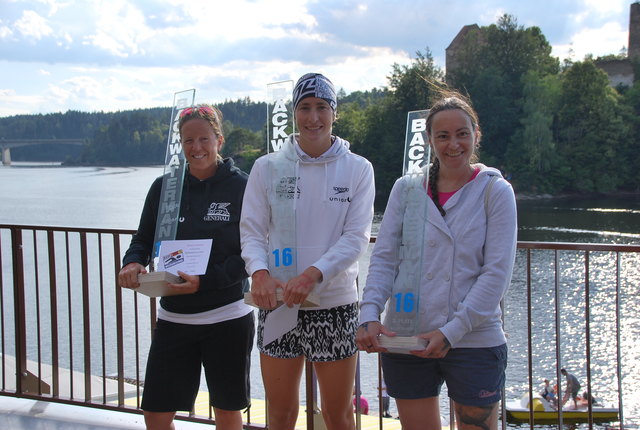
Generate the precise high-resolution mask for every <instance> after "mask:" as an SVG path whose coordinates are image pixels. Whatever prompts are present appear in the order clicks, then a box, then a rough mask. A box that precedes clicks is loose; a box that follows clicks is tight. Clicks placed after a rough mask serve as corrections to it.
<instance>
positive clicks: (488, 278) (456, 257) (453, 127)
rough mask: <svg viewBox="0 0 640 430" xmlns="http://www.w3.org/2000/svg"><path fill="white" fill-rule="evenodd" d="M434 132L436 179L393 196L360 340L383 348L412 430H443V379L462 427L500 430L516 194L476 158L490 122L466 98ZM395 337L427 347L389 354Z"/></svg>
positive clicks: (402, 185) (441, 107)
mask: <svg viewBox="0 0 640 430" xmlns="http://www.w3.org/2000/svg"><path fill="white" fill-rule="evenodd" d="M426 132H427V135H428V138H429V145H430V146H431V148H432V153H433V155H434V157H433V164H432V165H431V167H430V169H429V181H428V185H427V181H426V176H425V175H422V176H419V177H418V178H417V181H416V178H415V177H414V178H413V179H410V178H409V177H403V178H400V179H398V180H397V181H396V183H395V185H394V187H393V189H392V191H391V195H390V196H389V201H388V204H387V208H386V210H385V213H384V218H383V221H382V224H381V226H380V232H379V234H378V237H377V240H376V245H375V248H374V250H373V254H372V256H371V262H370V265H369V275H368V278H367V282H366V286H365V289H364V293H363V299H362V302H361V313H360V322H361V325H360V327H359V329H358V333H357V344H358V347H359V348H360V349H361V350H364V351H367V352H381V353H383V354H382V366H383V371H384V375H385V380H386V382H387V387H388V392H389V395H390V396H391V397H395V398H396V403H397V406H398V411H399V414H400V420H401V422H402V427H403V429H405V430H413V429H418V428H430V429H439V428H440V413H439V398H438V396H439V393H440V388H441V386H442V383H443V382H446V383H447V389H448V393H449V397H450V398H451V399H453V401H454V407H455V414H456V418H457V421H458V428H460V429H470V428H478V427H480V428H497V418H498V407H497V405H498V402H499V400H500V390H501V388H502V386H503V385H504V371H505V368H506V359H507V348H506V338H505V335H504V332H503V330H502V323H501V310H500V301H501V300H502V298H503V296H504V294H505V292H506V290H507V287H508V286H509V283H510V282H511V272H512V269H513V264H514V260H515V249H516V238H517V226H516V223H517V220H516V203H515V197H514V193H513V189H512V187H511V185H510V184H509V183H508V182H507V181H506V180H504V179H503V178H502V176H501V174H500V172H499V171H498V170H496V169H493V168H490V167H486V166H484V165H482V164H476V163H475V161H476V153H475V152H476V148H477V146H478V143H479V141H480V128H479V125H478V119H477V115H476V113H475V111H474V110H473V109H472V107H471V105H470V104H469V102H467V101H466V100H465V98H464V97H463V96H461V95H459V94H457V93H452V92H447V93H445V94H443V96H442V98H441V99H440V100H438V101H437V102H436V103H435V104H434V105H433V107H432V108H431V110H430V113H429V115H428V117H427V121H426ZM412 181H413V182H412ZM418 181H419V182H418ZM412 184H415V185H414V186H413V191H411V193H412V194H410V192H409V189H410V188H411V187H412ZM416 190H417V191H416ZM408 195H409V196H410V197H407V196H408ZM416 200H417V201H418V203H420V202H421V201H422V202H424V204H423V205H422V206H421V205H420V204H415V203H416ZM424 205H426V208H425V209H422V208H423V207H424ZM425 215H426V220H425V219H424V217H425ZM416 220H417V222H416ZM416 226H419V233H418V234H416V233H415V232H416ZM420 256H422V258H420ZM412 283H413V284H415V287H414V288H413V290H412V292H407V291H409V290H407V285H410V284H412ZM409 299H410V300H409ZM387 302H388V307H387V310H386V319H385V324H384V325H383V324H381V323H380V315H381V314H382V313H383V311H384V306H385V304H386V303H387ZM403 312H405V314H404V315H403ZM398 317H400V318H404V319H405V321H414V322H413V323H412V331H413V332H412V333H408V334H407V333H396V331H393V330H396V329H395V328H394V322H393V319H394V318H398ZM392 329H393V330H392ZM396 334H401V335H403V336H407V335H409V336H410V335H415V336H416V337H418V338H419V339H421V342H422V344H424V345H425V346H424V347H417V346H416V347H415V350H412V351H410V353H409V354H395V353H393V354H392V353H389V352H387V349H386V348H384V347H382V346H381V345H380V339H381V338H379V337H378V336H379V335H384V336H391V337H393V336H395V335H396Z"/></svg>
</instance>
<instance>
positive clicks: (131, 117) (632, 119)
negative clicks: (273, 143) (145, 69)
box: [0, 15, 640, 208]
mask: <svg viewBox="0 0 640 430" xmlns="http://www.w3.org/2000/svg"><path fill="white" fill-rule="evenodd" d="M460 52H461V54H460V58H459V61H460V67H458V68H457V69H456V70H455V71H450V73H449V76H448V81H449V84H450V86H451V87H453V88H455V89H458V90H460V91H462V92H463V93H466V94H468V95H469V96H470V97H471V99H472V101H473V104H474V106H475V108H476V110H477V111H478V114H479V117H480V125H481V129H482V140H481V143H480V144H481V152H480V159H481V162H483V163H485V164H487V165H491V166H494V167H497V168H500V169H501V170H502V171H503V172H505V173H506V174H508V176H509V178H510V180H511V182H512V183H513V185H514V187H515V188H516V190H518V191H530V192H537V193H551V194H556V193H564V192H578V193H580V192H585V193H586V192H613V191H636V192H637V191H638V190H640V171H639V170H638V169H637V166H640V138H639V136H640V85H635V86H634V87H632V88H627V87H620V88H612V87H611V86H610V85H609V82H608V78H607V75H606V74H605V72H603V71H602V70H601V69H599V68H598V67H597V65H596V62H595V61H594V60H593V59H591V58H585V59H584V60H583V61H571V60H568V59H566V60H562V61H560V60H559V59H557V58H555V57H552V56H551V46H550V45H549V43H548V42H547V40H546V38H545V36H544V35H543V34H542V32H541V31H540V29H539V28H537V27H529V28H524V27H522V26H519V25H518V24H517V21H516V19H515V17H513V16H510V15H504V16H503V17H501V18H500V19H499V20H498V21H497V23H496V24H493V25H490V26H487V27H481V28H480V29H479V30H478V32H477V34H476V38H474V37H471V38H469V40H467V41H466V46H463V47H462V50H461V51H460ZM634 67H635V69H636V76H640V67H639V65H638V64H634ZM444 79H445V76H444V71H443V70H442V69H441V68H440V67H438V66H436V65H435V64H434V61H433V58H432V55H431V52H430V51H429V49H428V48H426V49H425V51H424V52H417V53H416V57H415V58H414V59H413V61H412V62H411V64H409V65H398V64H393V65H390V73H389V77H388V83H387V86H386V87H385V88H372V89H370V90H368V91H357V92H354V93H351V94H345V92H344V91H342V90H341V91H339V95H338V96H339V97H338V98H339V101H338V121H337V122H336V124H335V125H334V133H335V134H337V135H340V136H341V137H343V138H346V139H347V140H349V141H350V142H351V145H352V146H351V148H352V150H353V151H354V152H356V153H358V154H361V155H363V156H365V157H366V158H368V159H369V160H370V161H371V162H372V163H373V165H374V168H375V174H376V189H377V193H378V196H377V197H378V198H377V204H378V206H379V208H381V206H382V205H384V203H385V202H386V199H387V196H388V193H389V191H390V189H391V186H392V185H393V181H394V180H395V179H396V178H397V177H398V176H399V175H400V174H401V168H402V157H403V147H404V136H405V127H406V117H407V112H409V111H412V110H419V109H426V108H428V106H429V105H430V104H431V102H432V100H433V99H434V97H435V95H436V92H437V89H438V87H441V86H442V85H444V84H443V82H444ZM336 85H337V87H338V88H339V87H340V83H339V82H336ZM218 106H219V107H220V109H221V111H222V112H223V115H224V117H225V123H224V132H225V137H226V145H225V148H224V150H223V153H224V154H225V155H231V156H233V157H234V158H235V159H236V160H237V161H238V162H239V164H240V165H241V166H242V167H243V168H244V169H246V170H250V168H251V165H252V163H253V161H254V160H255V158H256V157H258V156H259V155H260V154H262V153H264V151H265V149H266V137H265V125H266V116H267V115H266V106H265V104H264V103H259V102H253V101H251V100H250V99H248V98H245V99H242V100H237V101H226V102H224V103H222V104H219V105H218ZM169 116H170V110H169V108H155V109H140V110H135V111H126V112H115V113H103V112H93V113H83V112H74V111H69V112H66V113H59V114H49V115H21V116H15V117H8V118H0V139H2V138H3V137H4V138H7V139H9V138H12V139H23V138H53V137H64V138H85V139H87V145H86V146H84V147H82V148H75V147H72V148H69V147H60V148H56V149H54V148H50V147H46V148H37V147H35V146H32V147H25V148H16V149H13V150H12V154H11V155H12V159H13V160H27V159H29V160H43V159H51V160H53V159H55V160H65V161H66V162H67V163H76V164H94V165H100V164H108V165H135V164H161V163H162V162H163V158H164V152H165V147H166V139H167V137H166V136H167V129H168V122H169ZM74 150H75V151H76V152H75V153H74V152H73V151H74ZM43 157H44V158H43Z"/></svg>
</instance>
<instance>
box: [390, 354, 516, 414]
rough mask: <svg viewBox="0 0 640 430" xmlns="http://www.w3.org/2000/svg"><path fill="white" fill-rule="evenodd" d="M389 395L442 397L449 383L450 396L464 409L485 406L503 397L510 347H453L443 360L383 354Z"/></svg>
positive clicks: (403, 397)
mask: <svg viewBox="0 0 640 430" xmlns="http://www.w3.org/2000/svg"><path fill="white" fill-rule="evenodd" d="M381 359H382V370H383V372H384V379H385V382H386V383H387V389H388V393H389V395H390V396H391V397H395V398H398V399H422V398H427V397H436V396H438V395H440V388H441V387H442V383H443V382H446V383H447V391H448V393H449V397H450V398H451V399H453V401H455V402H456V403H459V404H461V405H465V406H486V405H490V404H493V403H496V402H498V401H499V400H500V398H501V390H502V388H503V386H504V380H505V369H506V368H507V345H506V344H503V345H500V346H495V347H491V348H454V349H451V350H449V352H448V353H447V355H446V356H445V357H444V358H439V359H434V358H420V357H416V356H415V355H408V354H388V353H383V354H381Z"/></svg>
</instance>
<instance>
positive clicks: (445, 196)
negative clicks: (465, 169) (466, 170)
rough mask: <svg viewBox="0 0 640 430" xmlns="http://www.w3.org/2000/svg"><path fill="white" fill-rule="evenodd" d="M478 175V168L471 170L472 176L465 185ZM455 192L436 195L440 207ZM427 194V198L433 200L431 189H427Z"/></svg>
mask: <svg viewBox="0 0 640 430" xmlns="http://www.w3.org/2000/svg"><path fill="white" fill-rule="evenodd" d="M478 173H480V168H479V167H475V168H474V169H473V174H472V175H471V177H470V178H469V180H468V181H467V184H468V183H469V182H471V181H473V180H474V179H475V178H476V176H478ZM457 192H458V190H455V191H450V192H447V193H438V201H439V202H440V206H444V204H445V203H446V202H447V200H449V199H450V198H451V197H452V196H453V195H454V194H455V193H457ZM427 194H428V195H429V197H431V198H433V195H431V188H429V189H428V190H427Z"/></svg>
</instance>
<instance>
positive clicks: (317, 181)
mask: <svg viewBox="0 0 640 430" xmlns="http://www.w3.org/2000/svg"><path fill="white" fill-rule="evenodd" d="M283 164H286V165H287V167H288V166H289V165H290V172H291V174H292V175H293V178H292V179H293V181H294V182H295V184H294V185H293V186H292V187H291V191H292V194H293V195H294V196H296V197H297V198H291V199H290V203H289V204H290V205H291V206H290V210H291V211H292V212H291V213H293V216H294V217H295V242H296V243H295V245H294V246H295V247H296V249H297V267H296V274H300V273H302V272H303V271H304V270H305V269H306V268H307V267H309V266H314V267H316V268H317V269H318V270H320V272H322V278H323V280H322V283H320V284H318V285H316V287H315V289H314V291H313V292H314V294H315V295H316V296H318V297H319V299H320V303H321V305H320V307H319V308H321V309H328V308H332V307H336V306H342V305H346V304H350V303H355V302H357V301H358V291H357V287H356V278H357V276H358V258H359V257H360V256H361V255H362V253H363V252H364V250H365V249H366V247H367V245H368V243H369V237H370V232H371V222H372V219H373V200H374V197H375V185H374V179H373V167H372V166H371V163H370V162H369V161H367V160H366V159H365V158H363V157H361V156H359V155H356V154H353V153H352V152H351V151H349V142H347V141H346V140H343V139H341V138H339V137H336V138H335V141H334V142H333V144H332V145H331V148H330V149H329V150H327V152H325V153H324V154H323V155H321V156H320V157H318V158H311V157H309V156H308V155H306V154H305V153H304V152H303V151H302V150H301V149H300V147H299V146H298V144H297V142H296V140H295V138H294V136H293V135H291V136H289V137H288V139H287V140H286V142H285V144H284V145H283V147H282V149H281V150H280V151H279V152H275V153H271V154H267V155H265V156H263V157H260V158H259V159H258V160H256V162H255V164H254V165H253V168H252V170H251V174H250V175H249V181H248V183H247V188H246V190H245V194H244V201H243V207H242V215H241V219H240V242H241V245H242V258H243V259H244V261H245V263H246V269H247V272H248V273H249V274H250V275H252V274H253V273H255V272H256V271H258V270H262V269H265V270H269V258H270V256H271V254H272V252H273V251H274V250H277V249H280V248H281V247H282V246H291V244H287V243H282V242H283V239H282V237H279V236H281V235H278V233H277V232H278V231H284V230H283V229H293V228H294V226H292V225H287V224H286V222H287V221H286V220H284V219H283V218H286V217H273V216H272V214H273V213H274V208H273V205H272V203H273V202H274V196H275V195H276V189H277V187H278V184H280V192H282V183H283V181H281V178H280V177H278V176H280V175H276V174H273V173H274V167H273V166H274V165H280V166H282V165H283ZM295 172H297V174H296V173H295ZM296 190H297V191H296ZM290 194H291V193H290ZM288 210H289V207H287V211H288ZM280 280H281V281H283V282H286V281H288V279H280Z"/></svg>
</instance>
